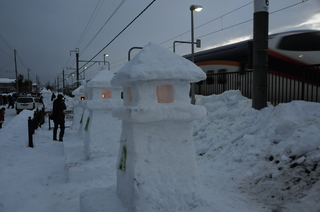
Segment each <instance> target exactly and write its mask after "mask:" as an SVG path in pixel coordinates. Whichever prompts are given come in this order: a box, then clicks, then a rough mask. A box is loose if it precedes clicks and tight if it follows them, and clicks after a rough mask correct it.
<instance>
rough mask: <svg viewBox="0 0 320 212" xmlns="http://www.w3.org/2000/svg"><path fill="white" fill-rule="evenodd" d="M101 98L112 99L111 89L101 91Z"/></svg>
mask: <svg viewBox="0 0 320 212" xmlns="http://www.w3.org/2000/svg"><path fill="white" fill-rule="evenodd" d="M101 98H102V99H110V98H111V91H109V90H103V91H101Z"/></svg>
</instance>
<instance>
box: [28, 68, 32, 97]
mask: <svg viewBox="0 0 320 212" xmlns="http://www.w3.org/2000/svg"><path fill="white" fill-rule="evenodd" d="M29 72H30V68H28V92H30V91H32V89H31V88H32V84H31V82H30V75H29Z"/></svg>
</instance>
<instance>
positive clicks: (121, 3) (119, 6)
mask: <svg viewBox="0 0 320 212" xmlns="http://www.w3.org/2000/svg"><path fill="white" fill-rule="evenodd" d="M125 2H126V0H122V1H121V2H120V4H119V5H118V7H117V8H116V9H115V11H114V12H113V13H112V14H111V16H110V17H109V18H108V19H107V21H106V22H105V23H104V24H103V26H102V27H101V28H100V29H99V30H98V32H97V33H96V34H95V36H93V38H92V39H91V40H90V41H89V43H88V44H87V45H86V46H85V47H84V48H83V50H82V51H81V54H83V53H84V52H85V51H86V50H87V48H88V47H89V45H90V44H91V43H92V42H93V40H94V39H95V38H96V37H97V36H98V34H99V33H100V32H101V31H102V29H103V28H104V27H105V26H106V24H107V23H108V22H109V21H110V19H111V18H112V17H113V16H114V15H115V14H116V13H117V11H118V10H119V9H120V8H121V6H122V5H123V4H124V3H125Z"/></svg>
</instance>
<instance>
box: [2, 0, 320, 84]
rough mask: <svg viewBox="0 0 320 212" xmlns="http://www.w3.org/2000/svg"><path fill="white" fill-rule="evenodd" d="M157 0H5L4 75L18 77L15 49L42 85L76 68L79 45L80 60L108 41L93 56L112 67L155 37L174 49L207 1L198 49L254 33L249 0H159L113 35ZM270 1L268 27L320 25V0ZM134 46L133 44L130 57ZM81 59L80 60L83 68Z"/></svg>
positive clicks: (22, 66)
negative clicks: (195, 8) (196, 9)
mask: <svg viewBox="0 0 320 212" xmlns="http://www.w3.org/2000/svg"><path fill="white" fill-rule="evenodd" d="M152 2H153V1H152V0H0V20H1V21H0V29H1V30H0V77H7V78H13V79H14V78H15V66H14V49H16V51H17V66H18V74H23V75H24V76H25V78H28V71H27V69H28V68H29V69H30V72H29V74H30V75H29V76H30V79H31V80H32V81H34V82H35V80H36V76H38V77H39V79H40V82H41V84H42V85H44V84H45V83H46V82H48V81H50V82H51V83H53V82H54V81H55V79H57V77H58V76H59V79H60V80H62V70H63V69H64V70H65V77H67V76H69V75H70V74H71V73H72V72H74V70H72V69H68V68H75V53H74V52H71V55H70V51H74V50H75V49H76V48H78V49H79V50H80V60H89V59H92V58H93V57H94V56H95V55H96V54H97V53H98V52H100V51H101V50H102V49H103V48H104V47H105V46H106V45H108V44H109V45H108V46H107V47H106V48H105V49H104V50H103V51H102V52H101V53H100V54H99V55H98V56H97V57H96V58H94V60H99V61H102V60H103V54H109V56H108V57H107V58H106V60H107V61H108V62H110V65H111V70H114V71H117V70H119V69H120V68H121V67H122V66H123V65H124V64H125V62H127V60H128V51H129V49H130V48H131V47H140V46H144V45H146V44H147V43H149V42H150V41H152V42H155V43H157V44H160V45H161V46H163V47H165V48H168V49H169V50H171V51H172V46H173V42H174V41H190V39H191V34H190V29H191V12H190V9H189V8H190V5H192V4H197V5H202V6H203V10H202V11H201V12H199V13H195V14H194V26H195V38H200V39H201V40H202V47H201V48H195V51H196V52H197V51H201V50H204V49H208V48H211V47H214V46H218V45H222V44H226V43H229V42H232V41H236V40H237V39H243V38H248V37H250V36H251V37H252V32H253V27H252V25H253V22H252V21H250V19H252V17H253V1H252V0H228V1H226V0H157V1H154V2H153V4H151V5H150V7H149V8H148V9H146V10H145V12H144V13H142V15H141V16H139V17H138V18H137V19H136V20H135V21H134V22H133V23H132V24H131V25H130V26H128V28H127V29H126V30H125V31H123V32H122V33H121V34H120V35H119V36H118V37H117V38H116V39H114V38H115V37H116V36H117V35H118V34H119V33H120V32H121V31H122V30H123V29H124V28H125V27H126V26H127V25H128V24H129V23H130V22H131V21H133V19H134V18H136V17H137V16H138V15H139V14H140V13H141V12H142V11H143V10H144V9H145V8H146V7H147V6H148V5H149V4H150V3H152ZM269 2H270V3H269V4H270V5H269V18H270V21H269V31H270V33H274V32H281V31H288V30H295V29H317V30H320V15H319V14H320V0H269ZM293 5H295V6H293ZM284 8H287V9H284ZM231 11H234V12H231ZM275 11H278V12H275ZM230 12H231V13H230ZM243 22H244V23H243ZM241 23H242V24H241ZM98 32H99V33H98ZM113 39H114V40H113ZM112 40H113V41H112ZM111 41H112V42H111ZM137 51H138V50H133V51H132V53H131V57H133V56H134V54H136V53H137ZM190 52H191V47H190V45H189V44H181V45H177V46H176V53H177V54H179V55H184V54H189V53H190ZM90 64H91V63H90ZM90 64H87V65H86V66H89V65H90ZM83 65H85V63H80V67H82V66H83ZM80 71H81V70H80ZM97 72H98V64H96V65H94V66H92V67H90V68H89V69H87V71H86V72H85V76H83V74H82V76H81V77H85V78H86V79H90V78H92V77H94V76H95V75H96V74H97ZM71 78H72V77H69V79H68V81H67V82H68V83H71ZM75 79H76V78H75V77H74V80H75ZM60 83H61V82H60Z"/></svg>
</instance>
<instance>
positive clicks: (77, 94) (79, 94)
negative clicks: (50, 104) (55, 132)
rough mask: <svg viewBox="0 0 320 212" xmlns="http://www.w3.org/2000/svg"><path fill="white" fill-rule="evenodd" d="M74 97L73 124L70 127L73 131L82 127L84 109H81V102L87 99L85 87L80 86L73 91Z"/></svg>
mask: <svg viewBox="0 0 320 212" xmlns="http://www.w3.org/2000/svg"><path fill="white" fill-rule="evenodd" d="M72 95H74V100H73V101H72V105H73V122H72V124H71V126H70V128H71V129H73V130H78V129H79V127H80V120H81V116H82V114H83V107H81V105H80V104H81V102H82V101H83V98H85V94H84V85H80V86H79V87H78V88H77V89H75V90H74V91H72Z"/></svg>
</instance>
